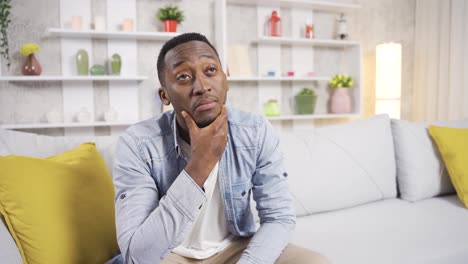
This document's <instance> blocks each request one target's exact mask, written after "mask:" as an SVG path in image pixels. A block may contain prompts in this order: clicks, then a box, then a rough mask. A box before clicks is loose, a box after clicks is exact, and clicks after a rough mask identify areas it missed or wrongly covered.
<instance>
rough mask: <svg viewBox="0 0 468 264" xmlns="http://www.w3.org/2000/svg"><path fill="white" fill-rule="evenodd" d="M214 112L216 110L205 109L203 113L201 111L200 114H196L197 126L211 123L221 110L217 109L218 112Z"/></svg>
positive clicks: (201, 126)
mask: <svg viewBox="0 0 468 264" xmlns="http://www.w3.org/2000/svg"><path fill="white" fill-rule="evenodd" d="M216 112H217V111H207V112H205V113H202V115H200V116H198V118H196V119H195V122H196V123H197V126H198V127H199V128H203V127H207V126H209V125H210V124H211V123H213V121H215V120H216V118H217V117H218V116H219V114H221V111H218V113H216Z"/></svg>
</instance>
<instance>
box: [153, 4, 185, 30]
mask: <svg viewBox="0 0 468 264" xmlns="http://www.w3.org/2000/svg"><path fill="white" fill-rule="evenodd" d="M157 17H158V19H159V20H161V21H162V22H163V23H164V31H165V32H176V31H177V24H179V23H181V22H182V21H184V18H185V17H184V12H183V11H182V10H180V9H179V7H177V6H171V5H168V6H165V7H162V8H159V9H158V14H157Z"/></svg>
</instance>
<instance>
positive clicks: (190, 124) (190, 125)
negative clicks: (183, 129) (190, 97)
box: [182, 111, 198, 132]
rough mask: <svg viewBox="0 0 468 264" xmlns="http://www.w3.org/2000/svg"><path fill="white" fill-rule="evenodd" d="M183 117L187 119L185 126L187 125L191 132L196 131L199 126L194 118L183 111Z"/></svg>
mask: <svg viewBox="0 0 468 264" xmlns="http://www.w3.org/2000/svg"><path fill="white" fill-rule="evenodd" d="M182 116H183V117H184V119H185V124H187V127H188V129H189V132H193V131H196V130H197V128H198V126H197V123H195V121H194V120H193V118H192V116H191V115H190V114H189V113H187V112H185V111H182Z"/></svg>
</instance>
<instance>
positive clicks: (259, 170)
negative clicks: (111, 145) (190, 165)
mask: <svg viewBox="0 0 468 264" xmlns="http://www.w3.org/2000/svg"><path fill="white" fill-rule="evenodd" d="M227 110H228V131H229V132H228V144H227V145H226V148H225V150H224V153H223V155H222V157H221V159H220V161H219V174H218V175H219V176H218V177H219V184H220V189H221V195H222V200H223V201H222V202H223V205H224V208H225V212H226V221H227V226H228V229H229V231H230V233H232V234H234V235H235V236H241V237H248V236H252V235H253V238H252V239H251V240H250V242H249V245H248V246H247V249H246V250H245V251H244V252H243V254H242V257H241V259H240V260H239V262H238V263H274V262H275V260H276V259H277V258H278V257H279V255H280V254H281V252H282V250H283V249H284V248H285V247H286V246H287V244H288V242H289V237H290V233H291V231H292V230H293V229H294V226H295V215H294V211H293V209H292V199H291V195H290V193H289V191H288V184H287V176H288V174H287V173H286V170H285V168H284V165H283V157H282V153H281V151H280V148H279V140H278V138H277V136H276V135H275V134H274V131H273V128H272V127H271V125H270V124H269V123H268V122H267V121H266V120H265V119H264V118H263V117H261V116H259V115H256V114H252V113H245V112H241V111H237V110H234V109H232V108H227ZM175 122H176V119H175V114H174V112H173V111H171V112H165V113H163V114H161V115H160V116H158V117H156V118H152V119H149V120H146V121H142V122H140V123H138V124H135V125H133V126H131V127H129V128H128V129H127V130H126V132H125V133H124V134H122V135H121V136H120V138H119V142H118V144H117V150H116V156H115V162H114V169H113V178H114V186H115V209H116V225H117V236H118V243H119V247H120V250H121V253H122V257H123V261H124V263H135V264H136V263H159V262H160V261H161V260H162V259H164V258H165V256H166V255H167V254H169V253H170V252H171V250H172V249H173V248H175V247H177V246H178V245H179V244H180V243H182V241H183V240H184V239H185V236H186V235H187V234H189V232H190V230H191V227H192V225H193V224H194V222H195V220H196V217H197V215H198V212H199V210H200V209H201V208H202V206H203V205H204V203H205V202H206V196H205V193H204V191H203V190H202V189H201V188H200V187H199V186H198V185H197V184H196V183H195V181H193V179H192V178H191V177H190V175H188V174H187V172H186V171H185V170H184V168H185V166H186V164H187V162H186V161H185V159H184V158H183V157H182V154H181V150H180V149H179V146H178V143H177V126H176V123H175ZM251 196H252V198H253V199H254V200H255V202H256V209H257V211H258V215H259V219H260V228H259V229H258V230H256V225H255V221H254V217H253V214H252V212H251V209H250V199H251Z"/></svg>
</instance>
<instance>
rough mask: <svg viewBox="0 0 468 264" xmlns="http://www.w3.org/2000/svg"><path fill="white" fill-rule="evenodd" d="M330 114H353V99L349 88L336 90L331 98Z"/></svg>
mask: <svg viewBox="0 0 468 264" xmlns="http://www.w3.org/2000/svg"><path fill="white" fill-rule="evenodd" d="M330 112H332V113H334V114H345V113H350V112H351V97H350V96H349V88H336V89H335V90H334V91H333V94H332V96H331V98H330Z"/></svg>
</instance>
